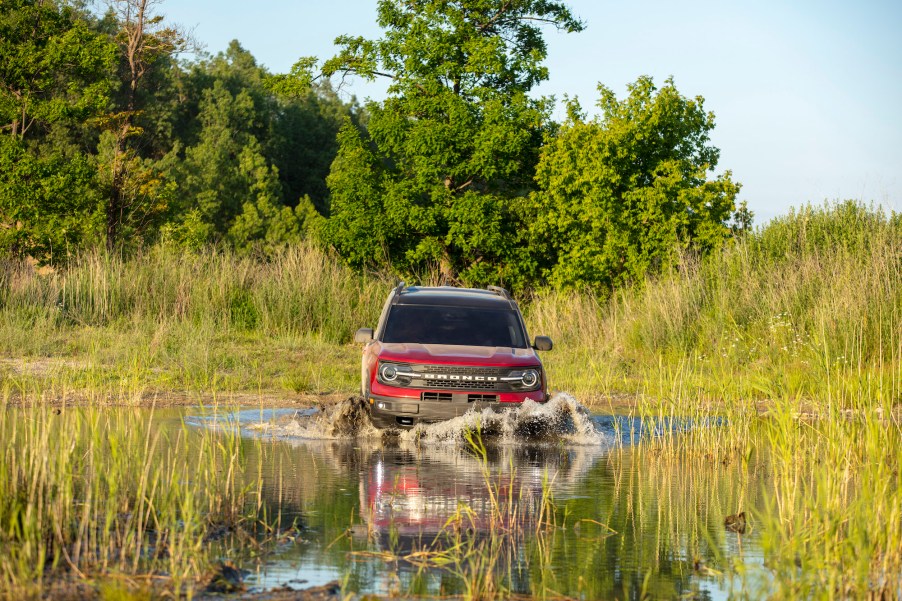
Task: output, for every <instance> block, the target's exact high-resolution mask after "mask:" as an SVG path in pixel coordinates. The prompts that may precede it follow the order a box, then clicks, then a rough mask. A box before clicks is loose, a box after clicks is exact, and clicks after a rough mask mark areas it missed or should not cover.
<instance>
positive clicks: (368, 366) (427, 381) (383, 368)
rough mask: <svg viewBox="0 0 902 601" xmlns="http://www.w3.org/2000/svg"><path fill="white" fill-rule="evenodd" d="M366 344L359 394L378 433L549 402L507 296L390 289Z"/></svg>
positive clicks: (364, 334) (365, 334) (536, 344)
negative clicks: (470, 412)
mask: <svg viewBox="0 0 902 601" xmlns="http://www.w3.org/2000/svg"><path fill="white" fill-rule="evenodd" d="M355 340H357V341H358V342H364V343H366V346H365V347H364V350H363V359H362V367H361V393H362V394H363V396H364V398H365V399H366V401H367V406H368V408H369V411H370V416H371V418H372V421H373V423H374V424H375V425H376V426H377V427H380V428H387V427H401V428H410V427H413V426H414V425H415V424H416V423H418V422H427V423H428V422H436V421H441V420H445V419H449V418H452V417H457V416H459V415H463V414H464V413H465V412H466V411H467V410H469V409H471V408H476V409H481V408H486V407H488V408H493V409H494V408H504V407H509V406H512V405H515V404H519V403H522V402H524V401H526V400H533V401H536V402H540V403H541V402H545V401H546V400H548V394H547V386H546V379H545V370H544V369H543V367H542V361H541V360H540V359H539V355H538V353H537V352H536V351H537V350H540V351H548V350H551V348H552V342H551V339H550V338H548V337H546V336H536V338H535V340H534V341H533V342H532V343H530V342H529V337H528V335H527V333H526V326H525V325H524V322H523V316H522V315H521V314H520V310H519V308H518V306H517V303H516V302H515V301H514V300H513V299H512V298H511V297H510V295H509V294H508V293H507V291H506V290H504V289H502V288H498V287H495V286H490V287H489V288H488V289H486V290H477V289H470V288H453V287H449V286H442V287H437V288H424V287H417V286H410V287H405V286H404V284H403V282H402V283H401V284H400V285H398V287H397V288H395V289H394V290H392V292H391V293H390V294H389V296H388V299H387V300H386V302H385V307H384V308H383V310H382V315H381V317H380V318H379V323H378V325H377V327H376V329H375V331H374V330H372V329H370V328H361V329H360V330H358V331H357V334H356V335H355Z"/></svg>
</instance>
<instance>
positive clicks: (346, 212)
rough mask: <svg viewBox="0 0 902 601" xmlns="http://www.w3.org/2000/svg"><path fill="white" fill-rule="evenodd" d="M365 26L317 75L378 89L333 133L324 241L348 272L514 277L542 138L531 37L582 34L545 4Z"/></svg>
mask: <svg viewBox="0 0 902 601" xmlns="http://www.w3.org/2000/svg"><path fill="white" fill-rule="evenodd" d="M378 23H379V25H380V26H381V27H382V28H383V29H384V30H385V35H384V37H382V38H381V39H378V40H366V39H364V38H360V37H349V36H344V37H340V38H339V39H338V40H337V42H338V43H339V44H340V45H341V46H342V50H341V51H340V53H339V54H338V55H337V56H336V57H334V58H333V59H331V60H329V61H327V62H326V63H325V64H324V65H323V73H324V74H325V75H327V76H332V75H335V74H343V75H345V74H356V75H359V76H363V77H366V78H370V79H372V78H375V77H389V78H391V85H390V86H389V89H388V92H389V97H388V99H387V100H385V102H383V103H381V104H380V103H375V102H370V103H369V104H368V105H367V111H368V113H369V115H368V121H367V130H366V131H360V130H359V129H358V128H357V127H355V126H354V125H353V124H351V123H350V122H349V123H346V125H345V126H344V128H343V129H342V132H341V134H340V135H339V150H338V156H337V157H336V160H335V162H334V164H333V166H332V171H331V174H330V176H329V178H328V179H327V183H328V185H329V189H330V191H331V206H330V218H329V221H328V223H327V225H326V227H325V229H324V234H325V238H326V240H327V241H328V242H329V243H330V244H332V245H333V246H334V247H335V248H336V249H337V250H338V251H339V252H340V253H341V254H342V255H343V256H344V257H346V259H347V260H348V261H349V262H350V263H351V264H353V265H357V266H374V265H386V264H391V265H393V266H394V267H396V268H398V269H399V270H401V271H402V272H406V273H409V274H416V273H422V272H424V271H434V270H436V269H438V270H440V271H441V273H442V275H443V276H444V277H445V278H446V279H448V280H451V281H455V280H459V281H462V282H465V283H470V284H481V283H488V282H498V281H505V280H509V281H510V280H512V279H516V277H517V273H518V270H519V260H518V257H517V253H518V249H521V248H522V244H521V243H520V240H519V236H520V232H521V231H522V227H521V226H520V223H519V218H518V217H519V214H520V211H519V210H518V206H519V204H520V202H521V200H522V198H521V197H522V196H524V195H525V193H527V192H528V191H529V190H530V189H532V187H533V185H534V183H533V176H534V169H535V164H536V161H537V159H538V149H539V147H540V145H541V140H542V137H543V134H544V133H545V132H546V131H547V130H548V127H549V123H548V117H549V107H550V103H549V102H548V101H546V100H534V99H531V98H529V97H528V96H527V93H528V92H529V91H530V90H531V89H532V87H533V86H534V85H535V84H537V83H539V82H541V81H542V80H544V79H546V78H547V77H548V72H547V69H546V68H545V67H544V65H543V64H542V63H543V61H544V59H545V56H546V46H545V42H544V39H543V37H542V32H541V28H540V26H541V25H542V24H548V25H552V26H554V27H557V28H558V29H562V30H566V31H579V30H581V29H582V24H581V23H580V22H579V21H578V20H577V19H576V18H574V17H573V15H572V14H571V13H570V11H569V9H568V8H567V7H566V6H565V5H564V4H562V3H560V2H551V1H547V0H458V1H455V2H448V1H446V0H412V1H407V2H400V1H397V0H382V1H380V2H379V8H378ZM512 283H515V282H512Z"/></svg>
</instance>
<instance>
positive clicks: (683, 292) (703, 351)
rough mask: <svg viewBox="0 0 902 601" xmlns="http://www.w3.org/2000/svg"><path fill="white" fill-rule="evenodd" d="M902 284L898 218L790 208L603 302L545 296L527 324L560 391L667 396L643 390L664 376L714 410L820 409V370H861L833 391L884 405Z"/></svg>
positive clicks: (856, 208) (899, 327)
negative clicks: (725, 404) (808, 405)
mask: <svg viewBox="0 0 902 601" xmlns="http://www.w3.org/2000/svg"><path fill="white" fill-rule="evenodd" d="M900 284H902V216H900V215H897V214H892V215H889V216H888V215H886V214H884V213H883V212H882V211H880V210H878V209H874V208H869V207H865V206H862V205H860V204H856V203H852V202H847V203H843V204H835V205H825V206H821V207H815V206H808V207H805V208H802V209H800V210H797V211H792V212H791V213H790V214H789V215H787V216H785V217H782V218H779V219H776V220H774V221H772V222H771V223H769V224H768V225H766V226H765V227H762V228H760V229H759V230H757V231H755V232H753V233H751V234H749V235H747V236H745V237H743V238H740V239H738V240H736V241H734V243H733V244H731V245H730V246H728V247H727V248H725V249H724V250H723V251H722V252H720V253H718V254H715V255H713V256H710V257H707V258H705V259H703V260H699V259H698V258H696V257H693V256H685V257H684V258H683V261H682V263H681V265H680V267H679V269H677V270H676V271H674V272H672V273H669V274H664V275H662V276H659V277H657V278H654V279H650V280H649V281H647V282H643V283H642V285H641V286H636V287H633V288H628V289H623V290H619V291H617V292H616V293H615V294H614V295H613V297H612V298H611V299H610V300H609V301H608V302H606V303H601V302H598V301H597V300H596V299H595V298H594V297H592V296H591V295H587V294H567V293H550V294H546V295H542V296H539V297H538V298H536V299H535V300H534V301H533V302H531V303H530V305H529V308H528V316H529V321H530V324H531V326H532V327H531V329H532V330H534V331H535V332H537V333H547V334H549V335H551V336H552V337H554V338H555V342H556V344H557V346H558V348H557V349H556V350H555V351H554V352H552V353H549V354H547V355H546V357H547V359H546V361H547V362H548V371H549V372H550V374H551V378H552V383H553V385H555V386H556V387H559V388H562V389H566V390H573V391H575V392H577V393H585V394H592V393H597V392H599V391H600V392H603V393H616V392H627V393H629V392H634V393H637V392H639V391H640V389H645V391H646V392H652V393H658V394H661V395H665V394H667V392H668V391H667V390H657V391H648V390H647V389H646V387H645V385H644V382H645V381H646V380H647V379H649V377H650V376H651V379H653V380H656V381H657V380H659V378H657V377H656V374H657V373H659V372H660V371H662V370H664V371H668V372H670V373H671V375H672V376H674V377H675V376H677V375H678V376H679V380H680V381H681V382H683V384H684V386H686V387H688V388H691V389H692V390H693V391H694V393H695V396H698V397H701V396H703V397H706V398H708V399H710V400H713V401H721V400H723V399H725V398H739V397H741V398H744V399H769V398H778V397H782V396H793V397H798V398H803V399H806V400H809V401H811V402H814V403H817V402H818V399H819V398H822V397H821V395H822V393H824V392H825V389H824V387H823V386H822V384H824V383H825V382H826V381H827V378H825V377H811V376H812V374H819V375H821V376H824V375H826V374H828V373H832V372H836V371H840V372H842V373H846V374H849V373H850V372H852V371H853V372H854V373H855V374H856V375H855V377H854V378H845V379H843V380H842V381H838V380H835V379H834V380H833V381H832V384H833V385H834V386H847V387H849V390H848V392H850V393H852V392H863V391H866V392H867V393H868V394H867V395H866V396H867V397H868V398H884V397H886V395H887V394H889V392H890V385H891V383H892V381H893V379H894V378H897V376H898V372H899V362H900V359H902V352H900V349H902V346H900V345H902V286H900ZM846 368H852V369H851V370H850V369H846ZM674 377H671V378H668V379H667V380H665V381H667V382H670V381H673V380H674ZM667 386H669V384H668V385H667ZM844 398H845V400H846V401H848V400H850V399H851V398H852V395H851V394H850V395H849V396H847V397H844ZM896 401H898V399H896Z"/></svg>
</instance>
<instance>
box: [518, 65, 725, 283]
mask: <svg viewBox="0 0 902 601" xmlns="http://www.w3.org/2000/svg"><path fill="white" fill-rule="evenodd" d="M599 91H600V93H601V99H600V101H599V107H600V108H601V110H602V115H601V117H600V118H595V119H592V120H588V121H587V120H586V118H585V115H583V114H582V112H581V110H580V108H579V106H578V105H577V104H575V103H573V104H571V106H570V110H569V113H570V116H569V119H568V121H567V122H566V123H565V124H564V125H563V126H562V127H561V130H560V131H559V133H558V134H557V135H556V136H554V137H553V138H551V139H549V141H548V143H547V145H546V146H545V148H544V149H543V151H542V158H541V161H540V162H539V166H538V174H537V181H538V183H539V188H540V190H539V191H538V192H536V193H534V194H533V196H532V210H533V214H534V220H533V226H532V232H533V233H532V238H533V239H534V240H537V241H541V243H539V244H537V245H536V247H535V248H534V249H533V252H534V253H535V256H536V257H537V259H536V264H537V265H540V266H541V268H540V271H541V276H542V277H543V278H544V279H546V280H547V281H548V282H549V283H551V284H552V285H553V286H556V287H565V288H566V287H592V288H595V289H601V290H604V289H610V288H611V287H613V286H617V285H620V284H623V283H626V282H630V281H636V280H640V279H641V278H643V277H644V276H645V274H646V273H647V272H648V271H649V270H650V269H652V268H653V267H655V266H664V265H666V264H667V263H668V262H669V261H671V260H672V259H673V258H674V256H673V253H674V252H678V250H679V248H681V247H682V248H685V249H694V250H696V251H699V252H706V251H708V250H710V249H712V248H715V247H717V246H719V245H720V244H721V243H722V242H723V240H724V239H725V238H727V237H728V236H729V235H730V234H731V230H730V228H729V227H728V225H727V222H728V221H729V220H730V218H731V217H733V216H734V213H735V211H736V204H735V200H736V195H737V194H738V192H739V188H740V185H739V184H738V183H736V182H734V181H733V180H732V175H731V173H730V172H729V171H726V172H725V173H723V174H722V175H720V176H718V177H716V178H714V179H709V178H708V174H709V173H711V172H713V170H714V169H715V167H716V166H717V161H718V158H719V151H718V149H717V148H715V147H714V146H712V145H711V143H710V139H709V133H710V132H711V130H712V129H713V128H714V115H713V114H712V113H710V112H705V110H704V99H703V98H701V97H700V96H697V97H695V98H687V97H685V96H683V95H682V94H680V93H679V91H678V90H677V88H676V86H675V85H674V82H673V81H672V80H670V79H668V80H667V82H666V83H665V85H664V87H663V88H661V89H657V88H656V87H655V85H654V83H653V81H652V79H651V78H649V77H641V78H639V79H638V80H637V81H636V82H635V83H634V84H632V85H630V86H629V95H628V97H627V98H625V99H623V100H618V99H617V97H616V96H615V94H614V92H613V91H611V90H610V89H608V88H606V87H604V86H599Z"/></svg>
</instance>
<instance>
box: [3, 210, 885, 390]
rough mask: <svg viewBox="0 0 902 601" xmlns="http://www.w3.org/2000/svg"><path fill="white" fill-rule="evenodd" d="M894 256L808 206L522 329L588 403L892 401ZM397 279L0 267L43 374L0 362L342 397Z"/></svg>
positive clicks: (217, 268) (7, 350) (324, 268)
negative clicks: (664, 379) (680, 389)
mask: <svg viewBox="0 0 902 601" xmlns="http://www.w3.org/2000/svg"><path fill="white" fill-rule="evenodd" d="M900 257H902V217H900V216H899V215H896V214H892V215H886V214H885V213H883V212H882V211H881V210H879V209H875V208H871V207H867V206H863V205H861V204H857V203H854V202H846V203H842V204H832V205H824V206H808V207H804V208H802V209H799V210H796V211H793V212H791V213H790V214H788V215H786V216H785V217H782V218H779V219H776V220H774V221H772V222H771V223H769V224H767V225H766V226H764V227H762V228H759V229H758V230H756V231H754V232H752V233H750V234H748V235H746V236H744V237H742V238H739V239H737V240H735V241H733V242H732V243H731V244H730V245H729V246H728V247H726V248H725V249H723V250H722V251H721V252H718V253H715V254H713V255H711V256H708V257H705V258H703V259H699V258H698V257H695V256H693V255H689V254H687V255H686V256H684V258H683V261H682V262H681V264H680V266H679V268H678V269H676V270H674V271H673V272H671V273H666V274H662V275H659V276H656V277H654V278H650V279H649V280H647V281H644V282H641V283H640V284H637V285H635V286H633V287H630V288H624V289H621V290H618V291H615V292H614V294H613V295H612V296H611V297H610V298H608V299H605V300H601V299H599V298H598V297H597V296H595V295H593V294H590V293H574V292H546V293H541V294H537V295H535V296H531V297H529V298H524V299H521V300H522V305H523V307H524V310H525V314H526V318H527V322H528V325H529V329H530V331H531V332H532V333H533V334H547V335H550V336H552V337H553V338H554V339H555V341H556V344H557V348H556V349H555V350H554V351H553V352H551V353H547V354H546V355H545V357H544V358H545V361H546V363H547V367H548V372H549V374H550V378H551V383H552V386H553V387H554V388H557V389H562V390H568V391H571V392H574V393H576V394H577V395H578V396H580V397H581V398H583V399H586V400H593V398H597V397H599V396H602V397H603V396H606V395H607V396H610V395H618V394H631V395H636V394H638V393H639V392H643V393H645V394H648V395H659V396H663V395H666V394H667V393H668V391H667V390H666V389H659V390H650V389H648V387H647V386H646V385H645V382H646V381H647V380H649V376H655V375H656V374H657V373H659V372H660V371H662V370H663V371H666V372H668V373H670V374H671V376H672V377H671V378H670V380H673V379H674V378H676V377H677V376H679V380H680V381H681V382H683V384H684V386H685V387H687V388H690V389H692V390H693V391H694V392H695V396H696V397H697V398H699V399H701V398H704V399H707V400H708V401H709V402H711V403H720V402H722V401H723V400H724V399H727V398H740V397H741V398H743V399H746V400H755V399H757V400H765V401H766V400H767V399H769V398H778V397H781V396H784V395H789V396H794V397H798V398H800V399H804V400H806V401H809V402H812V403H815V404H816V403H817V402H818V398H819V395H820V394H821V393H822V392H823V389H822V388H820V387H818V386H817V385H816V383H817V382H822V381H824V379H823V378H811V377H809V376H810V374H812V373H813V372H818V373H827V372H830V371H831V370H837V369H841V368H845V367H854V368H855V373H856V374H857V376H856V378H853V379H844V380H842V381H834V385H839V386H846V387H848V388H849V392H853V391H858V392H860V391H863V390H867V391H868V395H867V396H868V398H883V397H885V396H886V394H888V392H887V391H888V389H887V386H888V385H889V383H890V382H891V380H892V378H893V377H895V375H896V373H897V371H898V365H899V361H900V356H902V352H900V350H899V349H900V346H899V345H900V329H902V328H900V323H902V292H900V286H899V283H900V281H902V258H900ZM392 284H393V281H392V280H391V278H390V277H388V276H386V275H372V274H369V275H361V274H358V273H355V272H353V271H351V270H350V269H347V268H345V267H344V266H342V265H341V264H340V263H339V262H338V261H337V260H336V259H335V258H334V257H332V256H330V255H329V254H328V253H325V252H323V251H321V250H319V249H317V248H315V247H313V246H310V245H301V246H297V247H293V248H288V249H285V250H284V251H282V252H280V253H277V254H276V255H274V256H272V257H269V258H267V259H265V260H264V259H260V258H254V257H247V256H236V255H234V254H231V253H229V252H227V251H213V250H207V251H203V252H199V253H194V254H191V253H188V254H185V253H182V252H176V251H174V250H172V249H169V248H167V247H165V246H161V247H155V248H151V249H149V250H147V251H145V252H144V253H143V254H141V255H139V256H137V257H132V258H129V259H123V258H121V257H117V256H109V255H106V254H103V253H88V254H86V255H83V256H81V257H80V258H78V259H77V260H75V261H74V262H73V263H71V264H69V265H67V266H64V267H60V268H58V269H57V270H56V271H54V272H52V273H49V274H43V275H41V274H39V273H38V272H37V271H36V270H35V268H34V267H33V266H31V265H28V264H25V263H9V262H7V263H0V353H2V354H3V355H6V356H7V357H17V358H21V357H24V358H26V359H27V360H28V362H30V363H31V364H32V366H33V367H32V368H31V369H28V368H27V366H26V368H24V369H23V368H21V366H20V367H15V366H11V365H10V363H9V361H6V363H2V364H0V376H3V375H4V374H5V381H6V382H7V386H8V387H9V386H13V384H12V382H18V384H16V386H18V387H19V388H22V387H23V386H27V384H28V382H29V380H30V377H29V374H34V373H35V372H42V371H46V370H45V369H44V367H43V366H45V364H47V361H43V359H45V358H64V359H67V361H57V362H55V363H52V365H51V367H53V370H54V375H55V377H56V380H57V381H59V380H64V381H65V382H66V383H67V384H69V388H72V389H75V388H79V387H81V388H89V389H90V388H93V389H98V388H99V389H104V390H106V393H107V394H108V395H112V396H115V395H116V394H117V391H118V389H120V388H122V387H123V386H126V387H128V386H130V385H131V384H132V383H134V382H139V381H140V382H143V383H144V384H145V387H146V388H149V389H153V390H159V389H162V390H172V389H177V390H204V391H209V390H214V389H219V390H245V391H248V390H250V391H254V390H263V389H265V390H281V391H284V392H322V391H326V390H331V391H344V392H349V393H350V392H353V391H355V390H356V389H357V386H358V384H357V381H356V380H357V368H356V365H355V363H356V360H355V357H356V355H357V354H358V352H359V350H358V349H357V348H356V347H354V346H353V345H351V344H349V342H350V340H351V337H352V335H353V332H354V330H355V329H356V328H358V327H361V326H364V325H369V326H374V325H375V322H376V320H377V318H378V314H379V310H380V308H381V305H382V302H383V300H384V298H385V296H386V294H387V293H388V291H389V290H390V288H391V286H392ZM852 357H854V361H855V362H856V364H855V365H854V366H853V365H851V362H852V361H853V359H852ZM846 371H848V370H846ZM843 373H846V372H843ZM651 380H654V381H658V378H657V377H651ZM668 381H669V380H668ZM872 393H873V394H872ZM845 398H850V397H848V396H847V397H845Z"/></svg>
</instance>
